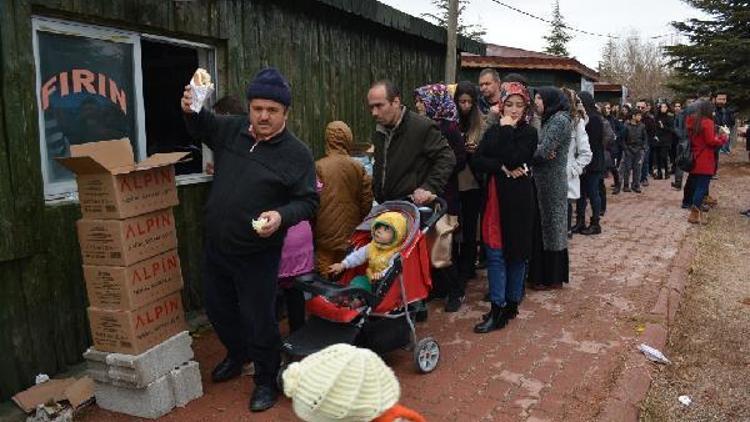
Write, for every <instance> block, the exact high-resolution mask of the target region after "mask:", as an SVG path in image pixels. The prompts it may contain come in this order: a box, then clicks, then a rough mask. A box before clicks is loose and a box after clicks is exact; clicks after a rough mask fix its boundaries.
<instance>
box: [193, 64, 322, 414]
mask: <svg viewBox="0 0 750 422" xmlns="http://www.w3.org/2000/svg"><path fill="white" fill-rule="evenodd" d="M192 100H193V96H192V89H191V88H190V86H186V87H185V93H184V95H183V97H182V101H181V107H182V110H183V112H184V113H185V115H184V117H185V125H186V127H187V130H188V133H189V134H190V135H191V136H192V137H194V138H196V139H200V140H201V141H203V142H205V143H206V144H207V145H208V146H209V147H210V148H211V149H212V150H214V151H220V153H221V154H220V155H221V160H219V161H218V162H217V165H216V168H215V169H214V181H213V186H212V187H211V193H210V194H209V197H208V203H207V204H206V208H205V220H204V221H205V245H204V262H203V287H204V300H205V303H204V305H205V308H206V313H207V314H208V318H209V319H210V320H211V323H212V324H213V327H214V329H215V330H216V333H217V335H218V336H219V339H220V340H221V342H222V343H223V344H224V346H225V347H226V348H227V356H226V358H225V359H224V360H223V361H222V362H221V363H220V364H219V365H218V366H217V367H216V368H215V369H214V371H213V373H212V378H213V380H214V382H221V381H226V380H229V379H231V378H234V377H236V376H239V375H240V372H241V370H242V365H243V363H245V362H246V361H247V360H248V359H250V360H252V361H253V362H254V364H255V376H254V381H255V385H256V387H255V390H254V391H253V394H252V396H251V398H250V410H251V411H253V412H259V411H263V410H266V409H269V408H271V407H273V405H274V404H275V403H276V400H277V397H278V391H277V388H276V374H277V372H278V370H279V365H280V362H281V356H280V345H281V336H280V334H279V327H278V323H277V321H276V309H275V303H276V288H277V283H278V282H277V277H278V271H279V261H280V259H281V247H282V244H283V241H284V236H285V235H286V231H287V228H289V227H291V226H293V225H295V224H297V223H298V222H300V221H302V220H307V219H310V218H312V217H313V216H314V215H315V211H316V209H317V207H318V194H317V193H316V191H315V165H314V161H313V157H312V154H311V152H310V149H309V148H308V147H307V146H306V145H305V144H304V143H302V141H300V140H299V139H297V138H296V137H295V136H294V135H293V134H292V133H291V132H290V131H289V130H287V128H286V120H287V116H288V113H289V106H290V104H291V100H292V94H291V90H290V87H289V83H288V82H287V81H286V79H285V78H284V77H283V76H282V75H281V74H280V73H279V71H278V70H276V69H274V68H267V69H263V70H261V71H260V72H259V73H258V74H257V75H256V76H255V79H253V81H252V82H251V83H250V85H249V86H248V89H247V100H248V109H249V112H248V116H218V115H215V114H214V113H213V112H211V111H208V110H206V109H205V108H204V109H202V110H201V111H200V113H195V112H193V111H192V110H191V109H190V105H191V104H192Z"/></svg>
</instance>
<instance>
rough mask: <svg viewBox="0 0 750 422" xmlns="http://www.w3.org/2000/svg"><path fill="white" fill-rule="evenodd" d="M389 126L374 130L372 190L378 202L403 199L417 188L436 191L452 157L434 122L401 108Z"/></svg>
mask: <svg viewBox="0 0 750 422" xmlns="http://www.w3.org/2000/svg"><path fill="white" fill-rule="evenodd" d="M401 116H402V117H401V120H400V121H399V123H398V124H397V125H396V126H395V127H394V128H393V129H388V128H385V127H383V126H381V125H378V127H377V128H376V130H375V133H374V134H373V136H372V142H373V144H374V145H375V165H374V167H373V177H372V190H373V194H374V196H375V200H376V201H378V202H383V201H389V200H395V199H403V198H405V197H407V196H409V195H411V194H412V193H413V192H414V190H416V189H417V188H423V189H426V190H428V191H430V192H432V193H434V194H437V195H440V194H441V193H442V192H443V189H444V188H445V184H446V183H447V182H448V178H449V177H450V175H451V173H452V172H453V167H454V166H455V165H456V157H455V156H454V155H453V151H452V150H451V147H450V146H449V145H448V142H447V141H446V140H445V138H444V137H443V134H442V133H441V132H440V129H438V127H437V125H436V124H435V122H433V121H432V120H431V119H428V118H427V117H423V116H420V115H418V114H416V113H414V112H411V111H408V110H406V109H404V110H403V111H402V115H401Z"/></svg>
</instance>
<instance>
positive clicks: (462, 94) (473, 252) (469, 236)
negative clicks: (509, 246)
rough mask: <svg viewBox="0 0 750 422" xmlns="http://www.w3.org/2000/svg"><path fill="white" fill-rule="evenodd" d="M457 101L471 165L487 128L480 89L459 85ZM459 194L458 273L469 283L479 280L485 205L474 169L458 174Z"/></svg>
mask: <svg viewBox="0 0 750 422" xmlns="http://www.w3.org/2000/svg"><path fill="white" fill-rule="evenodd" d="M453 100H454V101H455V103H456V105H457V106H458V128H459V130H460V131H461V134H462V135H463V138H464V145H465V146H466V161H467V162H471V158H472V156H473V154H474V153H475V152H476V150H477V147H478V146H479V141H480V140H481V139H482V135H484V132H485V130H486V129H487V127H486V124H485V119H484V118H483V116H482V112H481V111H479V89H478V88H477V87H476V85H474V84H473V83H471V82H469V81H462V82H459V83H458V85H457V86H456V92H455V94H454V95H453ZM458 192H459V196H460V197H461V237H462V240H461V244H460V245H459V250H458V257H457V258H458V259H457V261H456V262H457V264H458V271H459V273H460V274H461V276H462V277H463V278H464V279H465V280H470V279H473V278H475V277H476V262H477V227H478V226H479V210H480V206H481V192H482V191H481V189H480V182H479V180H478V178H477V175H476V174H474V169H472V168H470V167H469V166H466V167H465V168H464V169H463V170H461V172H459V173H458Z"/></svg>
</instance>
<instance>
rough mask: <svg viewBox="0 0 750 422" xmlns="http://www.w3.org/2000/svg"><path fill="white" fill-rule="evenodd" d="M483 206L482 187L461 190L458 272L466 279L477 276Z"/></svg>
mask: <svg viewBox="0 0 750 422" xmlns="http://www.w3.org/2000/svg"><path fill="white" fill-rule="evenodd" d="M481 206H482V191H481V189H472V190H467V191H463V192H461V237H462V240H461V245H460V247H459V251H458V255H456V257H457V259H456V263H457V264H458V272H459V273H460V275H461V277H463V278H465V279H470V278H474V277H475V276H476V271H477V269H476V263H477V230H478V229H479V212H480V208H481Z"/></svg>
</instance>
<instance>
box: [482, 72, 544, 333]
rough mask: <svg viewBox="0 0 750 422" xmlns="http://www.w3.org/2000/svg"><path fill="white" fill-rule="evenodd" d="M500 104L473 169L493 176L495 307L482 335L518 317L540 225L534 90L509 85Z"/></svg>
mask: <svg viewBox="0 0 750 422" xmlns="http://www.w3.org/2000/svg"><path fill="white" fill-rule="evenodd" d="M500 104H501V106H502V116H503V117H502V118H501V119H500V122H499V123H498V124H495V125H494V126H492V127H490V128H489V129H488V130H487V132H486V133H485V134H484V137H483V138H482V142H481V143H480V144H479V149H478V150H477V152H476V154H475V155H474V156H473V157H472V166H473V168H474V169H475V170H476V171H477V172H479V173H483V174H485V175H486V176H487V177H486V178H485V180H486V182H485V183H484V186H483V189H482V192H483V207H482V209H483V214H482V241H483V242H484V249H485V254H486V258H487V278H488V281H489V287H490V302H491V306H492V308H491V310H490V313H489V314H487V315H485V317H484V320H483V321H482V322H481V323H479V324H477V325H476V326H475V327H474V332H477V333H486V332H490V331H492V330H495V329H499V328H502V327H504V326H505V324H506V323H507V322H508V320H510V319H513V318H514V317H515V316H516V314H517V313H518V304H519V303H520V302H521V299H522V298H523V291H524V290H523V289H524V287H523V285H524V278H525V272H526V261H527V259H528V258H529V256H530V255H531V233H532V230H533V227H534V214H535V213H534V210H535V206H536V205H535V204H536V202H535V197H534V186H533V184H532V182H531V177H530V176H531V175H530V174H529V171H528V165H530V164H531V160H532V158H533V156H534V152H535V150H536V146H537V132H536V129H534V128H533V127H532V126H531V125H529V121H528V118H527V116H528V113H527V112H526V111H527V110H528V109H529V107H530V106H531V97H530V95H529V91H528V89H526V87H525V86H524V85H522V84H520V83H518V82H507V83H504V84H503V85H502V87H501V102H500Z"/></svg>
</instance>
